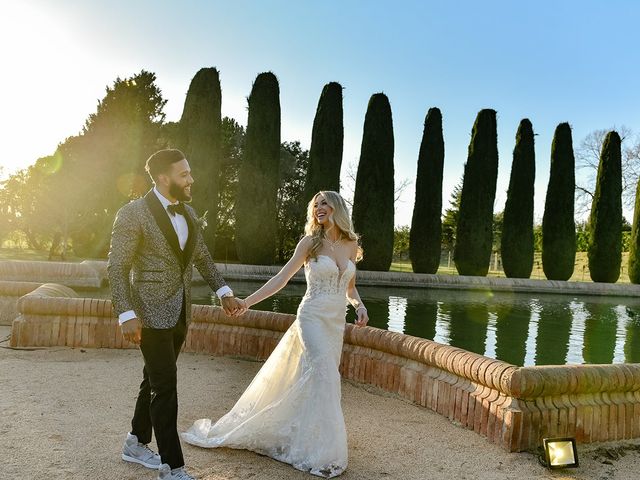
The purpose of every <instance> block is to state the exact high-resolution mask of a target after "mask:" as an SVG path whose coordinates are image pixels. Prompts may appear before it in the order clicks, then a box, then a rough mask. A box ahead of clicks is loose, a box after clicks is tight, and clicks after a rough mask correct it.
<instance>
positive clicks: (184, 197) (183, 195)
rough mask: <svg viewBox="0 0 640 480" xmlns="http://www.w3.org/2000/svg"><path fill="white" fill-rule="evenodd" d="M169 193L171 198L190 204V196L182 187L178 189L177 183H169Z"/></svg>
mask: <svg viewBox="0 0 640 480" xmlns="http://www.w3.org/2000/svg"><path fill="white" fill-rule="evenodd" d="M169 193H170V194H171V196H172V197H173V198H175V199H177V200H179V201H181V202H190V201H191V195H189V194H188V193H187V192H186V191H185V188H184V187H180V186H179V185H178V184H177V183H173V182H171V184H170V185H169Z"/></svg>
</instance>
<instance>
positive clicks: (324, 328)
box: [182, 191, 369, 478]
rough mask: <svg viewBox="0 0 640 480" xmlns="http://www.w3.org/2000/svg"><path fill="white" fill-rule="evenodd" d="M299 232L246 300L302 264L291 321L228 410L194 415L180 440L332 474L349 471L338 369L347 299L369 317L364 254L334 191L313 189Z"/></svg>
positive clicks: (259, 296) (281, 282)
mask: <svg viewBox="0 0 640 480" xmlns="http://www.w3.org/2000/svg"><path fill="white" fill-rule="evenodd" d="M305 234H306V235H305V237H304V238H303V239H302V240H300V242H299V243H298V245H297V247H296V250H295V253H294V254H293V256H292V257H291V259H290V260H289V262H288V263H287V264H286V265H285V266H284V267H283V268H282V270H280V272H279V273H278V274H277V275H276V276H274V277H273V278H271V279H270V280H269V281H268V282H267V283H265V284H264V285H263V286H262V287H261V288H260V289H258V290H257V291H256V292H255V293H253V294H251V295H249V296H248V297H247V298H246V299H245V300H244V301H245V302H246V305H247V307H250V306H252V305H255V304H256V303H258V302H261V301H262V300H264V299H265V298H268V297H270V296H271V295H273V294H274V293H276V292H277V291H279V290H280V289H281V288H283V287H284V286H285V285H286V284H287V282H288V281H289V279H290V278H291V277H292V276H293V275H294V274H295V273H296V272H297V271H298V270H299V269H300V268H301V267H302V266H303V265H304V267H305V268H304V270H305V276H306V280H307V291H306V293H305V295H304V297H303V298H302V301H301V302H300V306H299V307H298V312H297V316H296V320H295V321H294V322H293V324H292V325H291V327H290V328H289V329H288V330H287V332H286V333H285V334H284V336H283V337H282V339H281V340H280V342H279V343H278V345H277V346H276V348H275V350H274V351H273V353H272V354H271V356H270V357H269V358H268V359H267V361H266V362H265V363H264V365H263V366H262V368H261V369H260V371H259V372H258V374H257V375H256V377H255V378H254V379H253V381H252V382H251V384H250V385H249V387H248V388H247V389H246V390H245V392H244V393H243V394H242V396H241V397H240V399H239V400H238V402H237V403H236V404H235V406H234V407H233V408H232V409H231V411H230V412H229V413H227V414H226V415H225V416H223V417H222V418H221V419H220V420H218V421H217V422H216V423H215V424H213V423H212V422H211V420H209V419H201V420H197V421H196V422H195V423H194V424H193V426H192V427H191V428H190V429H189V430H188V431H187V432H185V433H183V434H182V438H183V439H184V440H185V441H186V442H188V443H191V444H193V445H198V446H201V447H206V448H215V447H229V448H240V449H247V450H252V451H254V452H258V453H260V454H263V455H268V456H269V457H272V458H275V459H276V460H280V461H282V462H286V463H289V464H291V465H292V466H293V467H295V468H297V469H299V470H303V471H306V472H309V473H312V474H313V475H318V476H321V477H326V478H331V477H335V476H337V475H340V474H341V473H342V472H344V470H345V469H346V468H347V434H346V430H345V425H344V417H343V415H342V408H341V406H340V373H339V372H338V366H339V364H340V355H341V353H342V340H343V333H344V326H345V313H346V306H347V301H348V302H349V303H351V305H353V306H354V308H355V309H356V313H357V315H358V318H357V320H356V322H355V323H356V325H357V326H363V325H366V324H367V322H368V320H369V318H368V316H367V309H366V308H365V307H364V305H363V304H362V300H360V295H359V294H358V290H357V289H356V286H355V270H356V267H355V262H356V261H358V260H359V259H360V257H361V253H362V251H361V249H360V248H359V246H358V236H357V235H356V234H355V232H354V231H353V226H352V223H351V220H350V217H349V212H348V209H347V205H346V203H345V201H344V199H343V198H342V197H341V196H340V195H339V194H338V193H336V192H331V191H322V192H319V193H317V194H316V195H315V196H314V197H313V199H312V200H311V201H310V202H309V206H308V208H307V223H306V225H305Z"/></svg>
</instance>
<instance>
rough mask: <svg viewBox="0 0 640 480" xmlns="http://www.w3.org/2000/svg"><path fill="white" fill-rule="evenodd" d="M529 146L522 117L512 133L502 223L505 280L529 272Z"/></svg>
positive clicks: (531, 152) (531, 158)
mask: <svg viewBox="0 0 640 480" xmlns="http://www.w3.org/2000/svg"><path fill="white" fill-rule="evenodd" d="M533 144H534V139H533V126H532V125H531V122H530V121H529V119H526V118H525V119H523V120H522V121H521V122H520V126H519V127H518V132H517V133H516V146H515V148H514V149H513V164H512V166H511V178H510V179H509V190H508V191H507V202H506V204H505V207H504V219H503V224H502V239H501V255H502V267H503V269H504V273H505V275H506V276H507V277H509V278H529V277H530V276H531V270H533V187H534V186H533V184H534V181H535V177H536V163H535V150H534V146H533Z"/></svg>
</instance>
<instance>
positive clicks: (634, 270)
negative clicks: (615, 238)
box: [629, 180, 640, 284]
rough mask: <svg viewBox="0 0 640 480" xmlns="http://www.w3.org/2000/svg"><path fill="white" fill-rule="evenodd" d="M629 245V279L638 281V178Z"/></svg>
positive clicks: (639, 241) (639, 189) (639, 275)
mask: <svg viewBox="0 0 640 480" xmlns="http://www.w3.org/2000/svg"><path fill="white" fill-rule="evenodd" d="M629 243H630V245H629V280H630V281H631V283H636V284H638V283H640V180H639V181H638V185H637V186H636V204H635V207H634V210H633V226H632V228H631V240H630V242H629Z"/></svg>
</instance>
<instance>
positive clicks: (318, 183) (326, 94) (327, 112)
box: [300, 82, 344, 233]
mask: <svg viewBox="0 0 640 480" xmlns="http://www.w3.org/2000/svg"><path fill="white" fill-rule="evenodd" d="M343 144H344V126H343V113H342V85H340V84H339V83H336V82H330V83H328V84H326V85H325V86H324V88H323V89H322V94H321V95H320V100H319V101H318V108H317V110H316V116H315V118H314V120H313V130H312V132H311V150H310V151H309V162H308V163H309V167H308V169H307V173H306V180H305V185H304V193H303V197H302V199H303V200H304V201H307V202H308V201H310V200H311V198H312V197H313V196H314V195H315V194H316V193H317V192H319V191H320V190H332V191H335V192H339V191H340V167H341V166H342V150H343ZM300 233H302V232H300Z"/></svg>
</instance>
